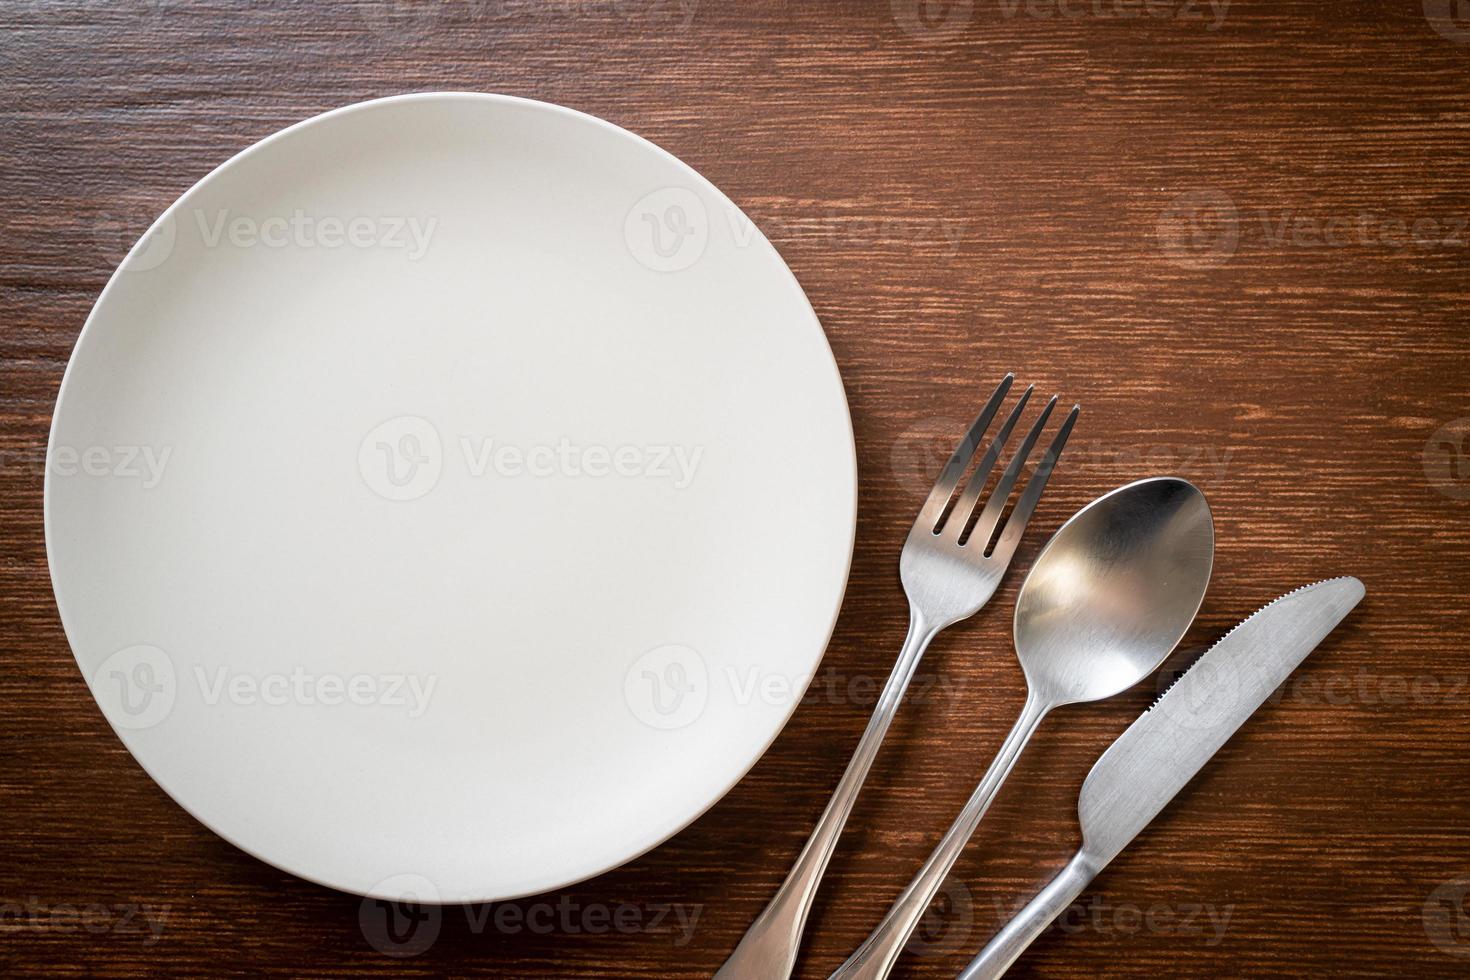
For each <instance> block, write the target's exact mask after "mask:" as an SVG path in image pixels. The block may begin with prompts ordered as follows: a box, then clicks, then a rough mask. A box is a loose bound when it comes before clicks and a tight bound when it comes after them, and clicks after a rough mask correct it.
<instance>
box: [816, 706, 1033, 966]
mask: <svg viewBox="0 0 1470 980" xmlns="http://www.w3.org/2000/svg"><path fill="white" fill-rule="evenodd" d="M1052 707H1053V705H1051V704H1048V703H1047V702H1045V701H1043V700H1041V699H1040V698H1038V697H1037V696H1036V694H1035V691H1034V690H1033V691H1032V692H1030V693H1028V694H1027V695H1026V705H1025V707H1023V708H1022V709H1021V717H1019V718H1017V719H1016V724H1015V726H1014V727H1013V728H1012V729H1011V732H1010V734H1009V735H1007V736H1006V740H1005V742H1004V743H1002V744H1001V747H1000V751H998V752H997V753H996V754H995V760H994V761H993V762H991V763H990V769H989V770H987V771H986V773H985V778H984V779H982V780H981V781H980V785H979V786H977V787H975V792H974V793H973V794H972V795H971V796H970V799H969V802H967V803H966V804H965V808H964V809H963V810H961V811H960V815H959V816H958V817H957V818H955V822H954V823H953V824H952V825H951V826H950V828H949V830H948V831H947V832H946V833H945V835H944V838H943V839H942V840H940V842H939V846H938V847H936V848H934V853H933V854H931V855H929V860H928V861H926V862H924V866H923V867H922V868H920V869H919V873H918V874H917V875H916V876H915V877H914V880H913V881H911V882H909V886H908V887H907V888H905V889H904V891H903V894H901V895H899V896H898V898H897V899H896V900H895V901H894V903H893V907H892V908H890V909H889V910H888V914H887V915H886V916H884V918H883V921H882V922H881V923H879V924H878V928H876V929H874V930H873V932H872V934H871V935H870V936H868V938H867V940H866V941H864V943H863V944H862V945H861V946H859V947H858V949H857V952H855V953H853V954H852V955H851V956H849V957H848V958H847V962H845V963H843V964H842V965H841V966H839V967H838V968H837V970H836V972H834V973H833V974H832V976H831V977H830V978H829V980H883V978H885V977H887V976H888V974H889V971H891V970H892V969H893V964H894V963H896V962H897V961H898V956H899V954H900V953H902V952H903V947H904V944H906V943H907V942H908V940H909V936H911V935H912V934H913V931H914V929H915V928H916V927H917V926H918V924H919V921H920V920H921V919H922V918H923V917H924V913H925V912H926V911H927V910H928V908H929V903H930V902H932V901H933V900H934V896H935V894H937V893H938V891H939V887H940V886H941V885H942V884H944V878H945V876H946V875H948V874H949V870H950V868H952V867H954V863H955V861H956V860H958V859H959V856H960V852H961V851H963V850H964V847H965V844H966V843H967V842H968V841H969V840H970V838H971V837H972V836H973V835H974V833H975V828H976V827H978V826H979V825H980V818H981V817H983V816H985V811H986V810H988V809H990V803H991V801H992V800H994V799H995V796H996V793H998V792H999V791H1000V787H1001V784H1002V783H1004V782H1005V778H1006V776H1008V775H1010V772H1011V769H1012V767H1014V766H1015V764H1016V759H1018V758H1019V757H1020V755H1021V750H1022V749H1024V748H1025V747H1026V743H1027V742H1028V741H1030V740H1031V736H1032V735H1033V734H1034V733H1035V732H1036V728H1037V726H1038V725H1040V724H1041V720H1042V719H1043V718H1045V717H1046V715H1047V713H1048V712H1049V711H1050V710H1051V709H1052Z"/></svg>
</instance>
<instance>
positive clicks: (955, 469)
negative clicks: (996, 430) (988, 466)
mask: <svg viewBox="0 0 1470 980" xmlns="http://www.w3.org/2000/svg"><path fill="white" fill-rule="evenodd" d="M1013 380H1015V375H1011V374H1007V375H1006V376H1005V377H1004V378H1002V379H1001V382H1000V384H999V385H997V386H996V389H995V394H993V395H991V396H990V401H989V402H987V403H986V405H985V407H984V408H983V409H981V410H980V414H979V415H977V416H975V421H974V423H973V424H971V426H970V431H969V432H966V433H965V438H964V439H962V440H960V444H959V445H958V446H957V447H955V451H954V455H952V456H950V457H949V462H948V463H945V464H944V469H943V470H942V471H940V474H939V479H937V480H935V481H934V489H932V490H930V491H929V498H928V499H927V500H925V501H924V506H923V507H922V508H921V509H920V510H919V520H918V523H919V524H921V525H923V526H926V527H927V528H928V529H929V530H930V531H933V530H934V529H935V527H936V526H937V525H938V524H939V518H940V517H941V516H943V514H944V508H945V506H946V505H948V503H949V498H950V497H952V496H953V495H954V488H955V484H956V483H958V482H960V477H961V476H963V475H964V472H965V467H967V466H969V465H970V460H972V459H974V458H975V450H976V449H977V448H978V447H979V445H980V437H981V436H983V435H984V434H985V430H986V429H988V428H990V420H991V419H993V418H995V412H996V409H998V408H1000V403H1001V402H1003V401H1004V400H1005V397H1006V393H1007V392H1008V391H1010V390H1011V382H1012V381H1013Z"/></svg>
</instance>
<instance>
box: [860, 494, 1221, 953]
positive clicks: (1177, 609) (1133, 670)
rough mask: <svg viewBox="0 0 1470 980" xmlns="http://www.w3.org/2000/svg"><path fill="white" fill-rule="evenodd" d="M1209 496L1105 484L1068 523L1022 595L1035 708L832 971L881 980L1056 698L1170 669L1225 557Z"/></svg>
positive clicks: (1023, 643)
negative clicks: (1166, 665) (1217, 559)
mask: <svg viewBox="0 0 1470 980" xmlns="http://www.w3.org/2000/svg"><path fill="white" fill-rule="evenodd" d="M1214 554H1215V534H1214V526H1213V524H1212V522H1211V519H1210V509H1209V506H1208V505H1207V504H1206V503H1205V498H1204V495H1203V494H1201V493H1200V492H1199V491H1198V490H1197V489H1195V488H1194V487H1193V486H1192V485H1191V484H1189V483H1186V482H1185V481H1183V480H1177V479H1173V478H1159V479H1152V480H1142V481H1140V482H1138V483H1133V484H1129V485H1128V486H1125V487H1122V488H1120V489H1118V490H1114V491H1113V492H1112V493H1109V494H1106V495H1104V496H1102V497H1100V498H1098V499H1097V500H1095V501H1093V502H1092V503H1090V504H1088V505H1087V506H1086V507H1084V508H1083V509H1082V510H1081V511H1079V512H1078V513H1077V514H1076V515H1075V516H1074V517H1072V519H1071V520H1069V521H1067V523H1065V524H1064V525H1062V527H1061V529H1060V530H1058V531H1057V533H1056V534H1055V535H1054V536H1053V537H1052V539H1051V541H1049V542H1048V543H1047V545H1046V548H1045V549H1044V550H1043V551H1042V552H1041V555H1040V556H1039V557H1038V558H1037V559H1036V564H1035V565H1034V566H1033V567H1032V570H1031V573H1030V574H1029V575H1028V576H1027V577H1026V582H1025V584H1024V585H1022V586H1021V593H1020V596H1019V597H1018V598H1017V600H1016V623H1015V635H1016V654H1017V657H1018V658H1019V659H1020V661H1021V669H1022V671H1023V672H1024V673H1025V675H1026V684H1027V695H1026V703H1025V706H1024V707H1023V708H1022V709H1021V716H1020V718H1019V719H1017V721H1016V724H1015V727H1014V728H1012V729H1011V733H1010V734H1009V735H1008V736H1007V737H1006V739H1005V742H1004V743H1003V744H1002V745H1001V747H1000V751H999V752H998V753H996V756H995V761H993V762H992V763H991V765H990V769H989V771H988V772H986V774H985V778H984V779H982V780H981V781H980V785H979V786H978V787H976V789H975V792H974V794H973V795H972V796H971V797H970V800H969V802H967V803H966V804H965V807H964V809H963V810H961V811H960V815H959V817H958V818H956V820H955V822H954V824H953V825H952V826H951V827H950V829H949V831H948V832H947V833H946V834H945V835H944V838H943V839H942V840H941V841H940V842H939V846H938V847H936V848H935V849H934V853H933V854H932V855H931V856H930V858H929V860H928V861H927V862H926V863H925V864H924V866H923V868H922V869H920V871H919V873H918V875H917V876H916V877H915V878H914V880H913V881H912V882H911V883H910V884H909V886H908V888H906V889H905V890H904V892H903V894H901V895H900V896H899V897H898V900H897V901H895V902H894V903H893V907H892V908H891V909H890V910H889V912H888V915H887V916H886V917H885V918H884V920H883V922H882V923H881V924H880V925H879V926H878V928H877V929H875V930H874V931H873V933H872V935H870V936H869V937H868V939H867V941H866V942H864V943H863V945H862V946H860V947H859V948H858V950H857V951H856V952H855V953H853V954H852V956H851V957H849V958H848V960H847V962H845V963H843V964H842V966H840V967H839V968H838V969H837V971H836V972H835V973H833V974H832V978H833V980H881V978H882V977H886V976H888V973H889V971H890V970H891V969H892V968H893V964H894V963H895V962H896V961H897V960H898V956H899V954H900V953H901V952H903V947H904V944H905V943H906V942H907V941H908V938H909V935H910V934H911V933H912V932H913V930H914V928H915V927H916V926H917V925H918V924H919V920H920V919H921V918H922V917H923V915H924V912H925V910H927V909H928V907H929V903H930V902H931V901H932V900H933V899H934V896H935V894H936V893H937V892H938V891H939V887H940V885H942V884H943V883H944V878H945V875H947V874H948V873H949V870H950V868H952V867H953V866H954V863H955V861H956V859H958V857H959V855H960V853H961V851H962V850H963V849H964V846H965V844H966V842H968V841H969V839H970V837H971V836H972V835H973V834H974V833H975V828H976V827H977V826H978V825H979V823H980V819H981V818H982V817H983V816H984V815H985V811H986V810H988V809H989V808H990V803H991V801H992V800H994V799H995V795H996V793H997V792H998V791H999V790H1000V787H1001V784H1002V783H1003V782H1004V781H1005V778H1006V776H1007V775H1009V773H1010V771H1011V768H1012V766H1014V765H1015V762H1016V759H1017V758H1018V757H1019V756H1020V754H1021V751H1022V750H1023V749H1024V748H1025V746H1026V743H1027V741H1029V740H1030V738H1031V736H1032V734H1033V733H1034V732H1035V731H1036V728H1037V726H1038V725H1040V723H1041V721H1042V719H1043V718H1045V717H1046V716H1047V714H1048V713H1050V712H1051V711H1052V709H1054V708H1058V707H1060V706H1062V705H1066V704H1077V703H1080V702H1084V701H1098V700H1101V699H1103V698H1109V697H1112V696H1113V695H1115V694H1118V693H1120V692H1122V691H1124V690H1126V689H1127V688H1130V687H1132V686H1133V685H1134V684H1136V683H1138V682H1139V681H1141V680H1143V678H1145V677H1147V676H1148V675H1149V674H1151V673H1153V672H1154V671H1155V670H1157V669H1158V668H1159V665H1160V664H1162V663H1163V662H1164V658H1165V657H1167V656H1168V655H1169V652H1170V651H1172V650H1173V649H1174V646H1175V645H1176V644H1177V643H1178V642H1179V640H1180V639H1181V638H1182V637H1183V636H1184V633H1185V631H1186V630H1188V629H1189V624H1190V623H1192V622H1193V621H1194V617H1195V613H1197V612H1198V611H1199V606H1200V602H1201V601H1203V599H1204V596H1205V588H1206V586H1208V585H1209V581H1210V569H1211V567H1212V565H1213V562H1214Z"/></svg>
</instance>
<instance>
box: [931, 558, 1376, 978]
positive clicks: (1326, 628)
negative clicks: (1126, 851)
mask: <svg viewBox="0 0 1470 980" xmlns="http://www.w3.org/2000/svg"><path fill="white" fill-rule="evenodd" d="M1362 598H1363V583H1362V582H1359V581H1358V580H1357V579H1355V578H1351V577H1347V578H1335V579H1328V580H1327V581H1325V582H1318V583H1317V584H1315V585H1308V586H1306V587H1304V588H1301V589H1298V590H1296V591H1295V592H1291V593H1288V594H1286V595H1284V596H1282V597H1281V598H1279V599H1277V600H1276V601H1275V602H1273V603H1271V604H1270V605H1268V606H1266V607H1264V608H1262V609H1261V610H1259V611H1258V612H1257V613H1256V614H1255V615H1253V616H1251V617H1250V618H1249V619H1247V620H1245V621H1244V622H1242V623H1240V624H1239V625H1238V626H1236V627H1235V628H1234V629H1233V630H1231V631H1230V632H1229V633H1227V634H1225V636H1224V637H1222V638H1221V639H1220V641H1219V642H1218V643H1216V644H1215V645H1214V646H1213V647H1211V648H1210V649H1209V650H1208V651H1207V652H1206V653H1205V654H1204V656H1202V657H1200V658H1199V659H1198V660H1196V661H1195V662H1194V664H1193V665H1192V666H1191V667H1190V668H1189V669H1188V670H1186V671H1185V672H1184V673H1183V674H1182V675H1181V676H1180V677H1179V679H1178V680H1177V681H1175V682H1174V684H1173V686H1171V687H1170V688H1169V689H1168V690H1167V691H1165V692H1164V695H1163V697H1161V698H1159V699H1158V700H1157V701H1155V702H1154V704H1153V707H1151V708H1149V709H1148V710H1147V711H1145V712H1144V713H1143V715H1142V716H1140V717H1139V719H1138V720H1137V721H1135V722H1134V723H1133V724H1132V725H1129V726H1128V730H1127V731H1125V732H1124V733H1123V734H1122V735H1120V736H1118V740H1117V741H1115V742H1114V743H1113V744H1112V745H1111V746H1109V747H1108V750H1107V751H1106V752H1104V753H1103V754H1102V756H1101V757H1100V758H1099V759H1098V760H1097V763H1096V764H1095V765H1094V766H1093V767H1092V772H1090V773H1088V775H1087V780H1086V781H1085V782H1084V783H1083V784H1082V794H1081V796H1080V797H1079V798H1078V800H1077V815H1078V817H1079V819H1080V820H1081V823H1082V849H1081V850H1079V851H1078V852H1077V854H1076V855H1075V856H1074V857H1073V858H1072V860H1071V861H1070V862H1069V863H1068V864H1067V866H1066V867H1065V868H1063V869H1062V871H1061V873H1060V874H1058V875H1057V876H1056V877H1055V878H1053V879H1052V881H1051V884H1049V885H1047V886H1046V887H1045V888H1043V889H1042V890H1041V892H1040V893H1039V894H1037V896H1036V897H1035V898H1033V899H1032V900H1031V901H1030V902H1029V903H1028V904H1027V905H1026V907H1025V908H1023V909H1022V910H1021V911H1020V912H1018V913H1017V914H1016V916H1015V918H1013V919H1011V921H1010V922H1007V923H1006V924H1005V927H1004V928H1002V929H1001V930H1000V932H998V933H996V934H995V937H994V938H993V939H991V940H990V942H989V943H987V944H986V946H985V948H984V949H983V950H981V951H980V955H979V956H976V957H975V959H974V960H972V961H971V962H970V965H969V966H967V967H965V969H964V972H962V973H961V974H960V975H959V980H994V978H996V977H999V976H1000V975H1001V974H1003V973H1005V971H1006V970H1007V969H1008V968H1009V967H1010V965H1011V964H1012V963H1014V962H1015V961H1016V958H1017V957H1019V956H1020V955H1021V953H1022V952H1024V951H1025V949H1026V947H1027V946H1030V945H1031V943H1032V941H1033V940H1035V939H1036V937H1037V936H1039V935H1041V933H1042V931H1043V930H1045V929H1046V927H1047V926H1048V925H1050V924H1051V921H1052V920H1053V919H1055V918H1056V917H1057V916H1058V915H1060V914H1061V913H1062V911H1063V910H1065V909H1066V908H1067V906H1069V905H1071V904H1072V902H1073V901H1075V900H1076V899H1077V897H1078V896H1079V895H1081V894H1082V890H1083V889H1084V888H1086V887H1087V886H1088V884H1090V883H1091V881H1092V879H1093V878H1095V877H1097V875H1098V873H1099V872H1100V871H1102V869H1103V868H1105V867H1107V866H1108V863H1109V862H1111V861H1112V860H1113V858H1115V857H1117V856H1118V854H1119V853H1121V852H1122V850H1123V848H1125V847H1127V846H1128V844H1129V842H1131V841H1132V840H1133V838H1134V837H1136V836H1137V835H1138V832H1139V831H1141V830H1143V828H1144V827H1146V826H1148V823H1149V821H1151V820H1153V818H1154V817H1156V816H1158V815H1159V811H1161V810H1163V809H1164V807H1165V806H1167V805H1168V804H1169V801H1170V800H1172V799H1173V798H1174V795H1175V794H1176V793H1178V792H1179V791H1180V790H1181V789H1183V788H1184V786H1185V784H1187V783H1188V782H1189V781H1190V780H1191V779H1192V778H1194V775H1195V774H1196V773H1198V772H1199V771H1200V769H1202V768H1203V767H1204V764H1205V763H1206V762H1209V761H1210V757H1211V756H1213V755H1214V754H1215V753H1216V752H1217V751H1219V749H1220V746H1222V745H1224V744H1225V743H1226V741H1228V740H1229V738H1230V736H1231V735H1234V734H1235V731H1236V729H1238V728H1239V727H1240V726H1241V725H1242V724H1243V723H1244V722H1245V720H1246V719H1247V718H1249V717H1250V716H1251V715H1252V714H1253V713H1254V712H1255V710H1256V709H1257V708H1259V707H1260V706H1261V705H1262V704H1264V703H1265V701H1266V699H1267V698H1268V697H1270V696H1271V693H1272V692H1273V691H1275V690H1276V689H1277V688H1278V687H1280V686H1281V684H1282V683H1283V682H1284V681H1285V680H1286V678H1287V676H1288V675H1289V674H1290V673H1291V672H1292V670H1294V669H1295V668H1296V666H1297V664H1299V663H1301V662H1302V661H1303V660H1304V659H1306V656H1307V654H1309V653H1311V652H1312V650H1313V649H1314V648H1315V647H1316V646H1317V644H1319V643H1321V642H1322V639H1323V638H1324V637H1326V636H1327V634H1328V633H1331V632H1332V630H1333V628H1334V627H1336V626H1337V624H1338V623H1340V622H1342V620H1343V617H1345V616H1346V615H1347V614H1348V613H1349V612H1351V611H1352V609H1353V607H1354V606H1356V605H1357V604H1358V601H1359V600H1360V599H1362Z"/></svg>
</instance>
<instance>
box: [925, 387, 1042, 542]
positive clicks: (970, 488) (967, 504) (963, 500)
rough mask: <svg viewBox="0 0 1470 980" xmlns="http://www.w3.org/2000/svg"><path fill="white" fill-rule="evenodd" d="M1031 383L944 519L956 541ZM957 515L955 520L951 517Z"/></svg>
mask: <svg viewBox="0 0 1470 980" xmlns="http://www.w3.org/2000/svg"><path fill="white" fill-rule="evenodd" d="M1032 390H1033V388H1032V386H1031V385H1027V386H1026V390H1025V391H1023V392H1021V400H1020V401H1018V402H1016V407H1015V408H1013V409H1011V414H1010V416H1009V417H1007V418H1006V422H1005V425H1003V426H1001V429H1000V431H999V432H998V433H996V436H995V439H993V440H992V441H991V443H990V445H989V446H988V447H987V448H986V450H985V456H984V457H983V458H982V459H981V460H980V465H979V466H977V467H975V472H974V473H972V474H970V479H969V481H968V482H966V483H965V490H964V492H963V493H961V494H960V499H959V502H958V503H956V504H955V505H954V510H952V511H950V512H949V514H950V518H951V519H950V520H946V521H945V527H946V528H949V527H953V528H954V533H953V534H951V535H950V537H951V538H952V539H954V540H956V541H958V540H959V537H960V535H961V534H963V533H964V531H965V525H966V524H968V523H970V514H971V513H972V512H974V510H975V501H976V500H977V499H978V498H979V497H980V491H981V490H984V489H985V481H986V480H988V479H990V473H991V471H992V470H994V469H995V461H996V460H997V459H999V458H1000V451H1001V450H1002V449H1004V448H1005V444H1006V442H1007V440H1009V439H1010V438H1011V432H1012V430H1014V429H1015V427H1016V423H1017V422H1018V421H1020V419H1021V412H1022V411H1023V410H1024V409H1025V408H1026V403H1027V402H1028V401H1030V400H1031V392H1032ZM956 517H958V518H959V520H958V521H955V520H953V518H956Z"/></svg>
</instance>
